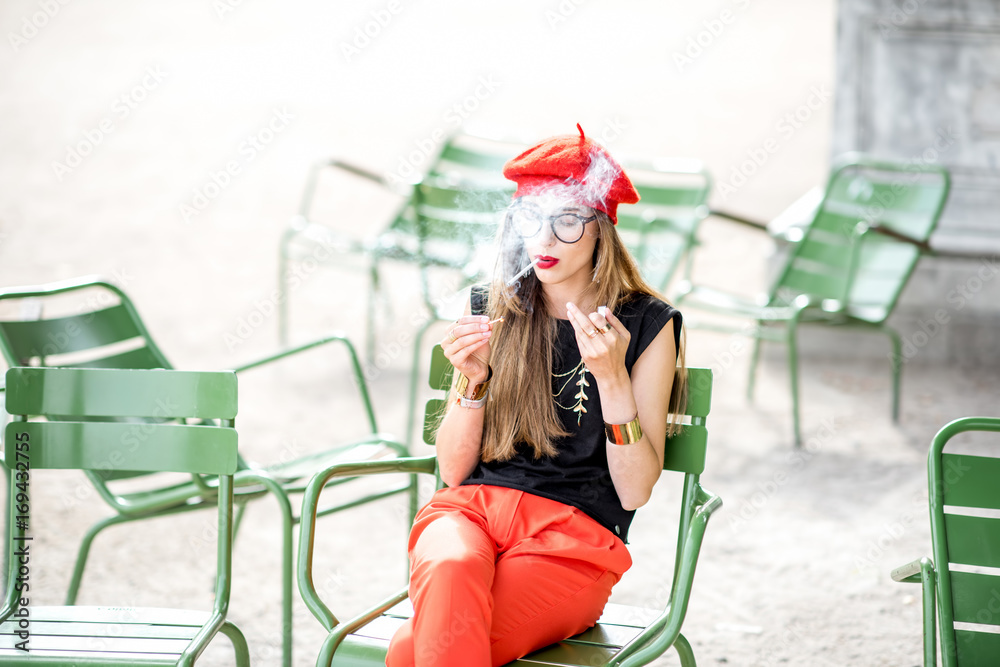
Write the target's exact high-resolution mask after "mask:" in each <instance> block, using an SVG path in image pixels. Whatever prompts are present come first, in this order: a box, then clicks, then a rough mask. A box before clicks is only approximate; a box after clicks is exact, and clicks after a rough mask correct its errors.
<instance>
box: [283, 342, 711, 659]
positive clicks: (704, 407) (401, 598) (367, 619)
mask: <svg viewBox="0 0 1000 667" xmlns="http://www.w3.org/2000/svg"><path fill="white" fill-rule="evenodd" d="M688 379H689V396H688V405H687V409H686V411H685V414H686V415H689V416H690V423H689V424H688V425H686V426H685V427H684V430H683V431H682V432H681V433H680V434H678V435H677V436H675V437H673V438H671V439H670V440H669V441H668V442H667V446H666V455H665V457H664V464H663V469H664V470H671V471H676V472H681V473H684V485H683V491H682V494H681V507H680V520H679V527H678V535H677V550H676V553H675V555H674V563H673V566H674V569H673V579H672V580H671V581H672V583H671V591H670V596H669V598H668V599H667V600H666V601H665V606H664V608H662V609H644V608H636V607H628V606H624V605H619V604H614V603H609V604H608V605H607V607H606V608H605V611H604V615H603V616H602V617H601V619H600V620H599V622H598V623H597V625H596V626H594V627H593V628H591V629H589V630H587V631H585V632H583V633H581V634H579V635H577V636H575V637H572V638H570V639H567V640H566V641H563V642H560V643H558V644H555V645H552V646H549V647H546V648H543V649H541V650H539V651H536V652H534V653H531V654H530V655H528V656H525V657H524V658H523V659H520V660H516V661H514V662H513V663H511V665H513V666H516V667H529V666H530V665H538V664H545V665H588V666H591V667H597V666H600V665H606V666H608V667H610V666H611V665H620V666H623V667H632V666H634V665H645V664H648V663H649V662H651V661H652V660H654V659H655V658H657V657H658V656H660V655H662V654H663V653H664V652H665V651H666V650H667V649H669V648H670V647H671V646H673V647H674V649H675V650H676V651H677V653H678V654H679V656H680V660H681V664H682V665H684V666H685V667H694V665H695V659H694V653H693V652H692V650H691V646H690V644H689V643H688V641H687V640H686V639H685V638H684V636H683V635H682V634H680V630H681V625H682V624H683V621H684V616H685V613H686V611H687V604H688V599H689V598H690V594H691V586H692V583H693V580H694V571H695V566H696V564H697V562H698V554H699V551H700V549H701V542H702V538H703V536H704V532H705V528H706V526H707V524H708V520H709V518H710V517H711V515H712V513H713V512H715V510H717V509H718V508H719V507H720V506H721V505H722V500H721V499H720V498H719V497H718V496H716V495H714V494H712V493H710V492H708V491H706V490H705V489H703V488H702V487H701V484H700V483H699V475H700V474H701V473H702V472H703V471H704V468H705V453H706V448H707V444H708V431H707V429H706V426H705V419H706V417H707V415H708V412H709V409H710V406H711V393H712V371H711V370H710V369H705V368H691V369H688ZM450 382H451V366H450V364H449V363H448V362H447V360H446V359H445V357H444V354H443V353H442V352H441V349H440V347H439V346H436V347H435V349H434V353H433V356H432V361H431V373H430V384H431V387H432V388H433V389H436V390H441V391H445V392H447V391H448V388H449V387H450ZM443 403H444V399H437V398H435V399H432V400H430V401H429V402H428V403H427V409H426V413H425V414H426V419H425V428H424V440H425V441H426V442H427V443H428V444H433V442H434V431H435V427H436V420H437V418H438V416H439V415H440V414H441V408H442V407H443ZM388 472H408V473H423V474H428V475H435V474H436V472H437V465H436V459H435V458H434V457H433V456H430V457H423V458H410V459H398V460H396V461H387V462H373V463H358V464H346V465H335V466H331V467H329V468H327V469H326V470H324V471H323V472H321V473H318V474H317V475H316V476H315V477H314V478H313V479H312V481H311V482H310V483H309V488H308V489H307V491H306V494H305V496H304V497H303V501H302V517H303V519H302V529H301V531H300V535H299V565H298V582H299V591H300V593H301V594H302V598H303V600H304V601H305V603H306V606H307V607H308V608H309V610H310V611H311V612H312V613H313V615H314V616H315V617H316V618H317V620H319V622H320V623H321V624H322V625H323V627H324V628H325V629H326V630H327V632H328V633H329V634H328V635H327V638H326V640H325V641H324V643H323V646H322V649H321V651H320V654H319V656H318V658H317V660H316V665H317V667H327V666H329V665H338V666H348V665H349V666H351V667H362V666H366V665H371V666H372V667H375V666H376V665H384V664H385V655H386V650H387V649H388V646H389V640H390V639H391V637H392V635H393V634H394V633H395V632H396V629H397V628H399V626H400V625H401V624H402V623H404V622H405V620H406V619H407V618H408V617H409V616H410V615H412V613H413V609H412V606H411V605H410V603H409V600H408V599H407V598H408V594H407V591H406V590H403V591H400V592H399V593H397V594H396V595H393V596H392V597H390V598H388V599H387V600H384V601H382V602H381V603H379V604H378V605H376V606H375V607H372V608H371V609H369V610H367V611H365V612H363V613H361V614H359V615H358V616H356V617H355V618H353V619H351V620H350V621H347V622H345V623H341V622H340V621H339V620H338V619H337V617H336V616H334V614H333V612H332V611H330V608H329V607H328V606H327V604H326V603H325V602H324V601H323V600H321V599H320V597H319V595H318V593H317V592H316V587H315V585H314V583H313V572H312V562H313V548H314V539H315V538H314V536H315V528H316V527H315V522H314V521H312V520H311V518H310V517H312V516H313V513H314V511H315V507H316V506H317V504H318V502H319V496H320V493H321V492H322V489H323V487H324V486H325V485H326V483H327V482H328V481H329V480H331V479H335V478H337V477H339V476H342V475H373V474H382V473H388ZM664 565H666V563H664ZM664 570H666V568H664Z"/></svg>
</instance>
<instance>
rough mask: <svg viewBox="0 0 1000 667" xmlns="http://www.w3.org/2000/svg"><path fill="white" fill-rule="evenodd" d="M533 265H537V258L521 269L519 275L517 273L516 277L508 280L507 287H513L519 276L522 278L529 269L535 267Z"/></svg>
mask: <svg viewBox="0 0 1000 667" xmlns="http://www.w3.org/2000/svg"><path fill="white" fill-rule="evenodd" d="M535 264H538V258H537V257H536V258H535V259H533V260H531V262H530V263H529V264H528V265H527V266H526V267H524V268H523V269H521V272H520V273H518V274H517V275H516V276H514V277H513V278H511V279H510V280H508V281H507V287H510V286H511V285H513V284H514V283H516V282H517V279H518V278H520V277H521V276H523V275H524V274H525V273H527V272H528V271H530V270H531V268H532V267H533V266H535Z"/></svg>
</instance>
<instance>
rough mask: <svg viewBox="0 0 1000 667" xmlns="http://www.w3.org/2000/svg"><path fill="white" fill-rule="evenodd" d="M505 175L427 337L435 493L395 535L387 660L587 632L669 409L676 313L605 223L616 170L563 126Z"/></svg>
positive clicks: (677, 351)
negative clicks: (436, 333) (440, 318)
mask: <svg viewBox="0 0 1000 667" xmlns="http://www.w3.org/2000/svg"><path fill="white" fill-rule="evenodd" d="M577 128H578V129H579V126H577ZM504 175H505V176H506V177H507V178H509V179H511V180H513V181H515V182H516V183H517V191H516V193H515V195H514V201H513V203H512V204H511V206H510V208H509V209H508V211H507V217H506V219H505V223H504V225H503V227H502V233H501V250H502V252H503V253H504V257H503V259H502V260H501V262H500V271H498V273H499V275H498V276H497V277H496V278H495V279H494V281H493V282H492V284H491V285H490V286H489V287H488V289H486V288H484V287H480V288H476V289H473V292H472V296H471V299H470V303H469V306H468V308H467V310H466V314H465V316H464V317H462V318H460V319H459V320H458V321H457V322H456V323H455V324H454V325H453V326H452V327H451V329H450V331H449V333H448V336H447V337H446V339H445V340H444V341H442V346H443V349H444V353H445V356H447V358H448V359H449V361H451V363H452V364H453V365H454V366H455V383H454V386H453V392H452V395H451V397H450V400H449V409H448V412H447V413H446V415H445V417H444V419H443V420H442V422H441V425H440V428H439V430H438V435H437V456H438V461H439V467H440V471H441V478H442V479H443V480H444V482H445V484H447V487H446V488H444V489H441V490H440V491H438V492H437V493H435V494H434V497H433V498H432V499H431V500H430V502H429V503H428V504H427V505H425V506H424V507H423V508H422V509H421V510H420V512H419V513H418V515H417V518H416V521H415V523H414V526H413V529H412V531H411V533H410V540H409V554H410V568H411V581H410V597H411V599H412V601H413V606H414V616H413V618H412V619H411V620H409V621H407V623H406V624H404V625H403V626H402V627H401V628H400V630H399V631H398V632H397V633H396V635H395V636H394V637H393V639H392V643H391V644H390V647H389V654H388V658H387V661H386V664H387V665H389V667H404V666H405V667H409V666H410V665H418V666H420V667H430V666H444V665H448V666H458V665H461V666H462V667H488V666H490V665H503V664H505V663H507V662H510V661H511V660H514V659H516V658H519V657H521V656H523V655H525V654H527V653H529V652H531V651H533V650H535V649H538V648H541V647H543V646H546V645H548V644H551V643H553V642H557V641H560V640H562V639H565V638H567V637H570V636H572V635H574V634H577V633H579V632H582V631H583V630H585V629H586V628H588V627H590V626H592V625H593V624H594V623H595V622H596V621H597V620H598V618H599V617H600V616H601V613H602V611H603V609H604V605H605V604H606V603H607V601H608V598H609V597H610V595H611V587H612V586H613V585H614V584H615V583H617V582H618V580H619V579H620V578H621V576H622V574H624V572H625V571H626V570H627V569H628V568H629V567H630V566H631V564H632V561H631V558H630V556H629V553H628V550H627V548H626V546H625V542H626V539H627V536H628V528H629V524H630V522H631V520H632V516H633V514H634V512H635V509H636V508H638V507H640V506H642V505H643V504H645V503H646V501H647V500H648V499H649V496H650V493H651V492H652V489H653V485H654V484H655V483H656V480H657V479H658V477H659V475H660V471H661V470H662V468H663V448H664V444H665V438H666V435H667V434H668V430H672V429H674V428H677V425H676V423H675V422H669V423H668V416H669V415H670V414H677V413H680V412H682V410H681V409H680V408H682V407H683V406H682V401H683V400H684V393H685V392H684V391H679V392H677V391H675V392H673V394H674V395H671V394H672V392H671V387H672V384H673V381H674V374H675V367H677V365H678V364H679V365H680V367H679V368H678V370H677V372H679V373H681V374H683V373H684V370H683V368H684V356H683V351H682V343H681V315H680V313H679V312H678V311H677V310H675V309H674V308H672V307H671V306H669V305H668V304H666V303H665V302H663V301H662V300H660V299H659V298H658V297H657V296H656V294H655V292H654V291H653V290H652V289H651V288H650V287H649V286H648V285H647V284H646V283H645V282H644V281H643V279H642V278H641V276H640V275H639V271H638V269H637V267H636V265H635V263H634V261H633V260H632V258H631V257H630V255H629V254H628V252H627V250H626V249H625V247H624V245H623V244H622V241H621V239H620V238H619V237H618V234H617V232H616V230H615V224H617V218H616V212H617V206H618V204H619V203H628V204H631V203H635V202H637V201H638V200H639V195H638V193H637V192H636V191H635V188H634V187H633V186H632V183H631V182H630V181H629V179H628V177H627V176H626V175H625V173H624V172H623V171H622V169H621V167H620V166H619V165H618V164H617V163H616V162H615V161H614V159H613V158H612V157H611V156H610V155H609V154H608V153H607V152H606V151H605V150H604V149H603V148H602V147H601V146H599V145H598V144H596V143H595V142H593V141H591V140H590V139H588V138H586V137H585V136H584V134H583V130H582V129H579V136H577V135H567V136H560V137H554V138H552V139H549V140H546V141H544V142H542V143H541V144H539V145H537V146H535V147H533V148H531V149H529V150H527V151H525V152H524V153H522V154H521V155H519V156H517V157H516V158H514V159H513V160H511V161H510V162H508V163H507V164H506V165H505V166H504ZM529 263H533V264H534V266H533V268H531V269H530V270H528V271H527V273H526V274H525V275H523V276H522V277H520V278H519V279H517V280H514V278H516V277H517V274H518V273H521V272H522V271H524V269H526V268H527V266H528V265H529ZM500 317H502V318H503V320H502V322H495V321H494V320H497V319H498V318H500ZM491 321H494V322H493V323H491ZM682 377H683V375H682ZM681 386H682V387H683V386H684V385H683V383H681Z"/></svg>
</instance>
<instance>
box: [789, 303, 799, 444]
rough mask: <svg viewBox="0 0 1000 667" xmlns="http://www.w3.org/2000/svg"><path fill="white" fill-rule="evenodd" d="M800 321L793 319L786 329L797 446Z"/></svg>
mask: <svg viewBox="0 0 1000 667" xmlns="http://www.w3.org/2000/svg"><path fill="white" fill-rule="evenodd" d="M797 333H798V322H797V321H795V320H791V321H789V323H788V330H787V331H786V335H787V340H786V343H787V345H788V376H789V380H790V381H791V390H792V430H793V431H794V435H795V446H796V447H801V446H802V425H801V422H800V419H799V351H798V345H797V341H798V336H797Z"/></svg>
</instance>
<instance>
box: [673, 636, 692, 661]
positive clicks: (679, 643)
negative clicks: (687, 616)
mask: <svg viewBox="0 0 1000 667" xmlns="http://www.w3.org/2000/svg"><path fill="white" fill-rule="evenodd" d="M674 649H675V650H676V651H677V655H678V656H679V657H680V659H681V667H697V665H696V664H695V661H694V651H693V650H691V644H689V643H688V640H687V639H686V638H685V637H684V635H677V639H675V640H674Z"/></svg>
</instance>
